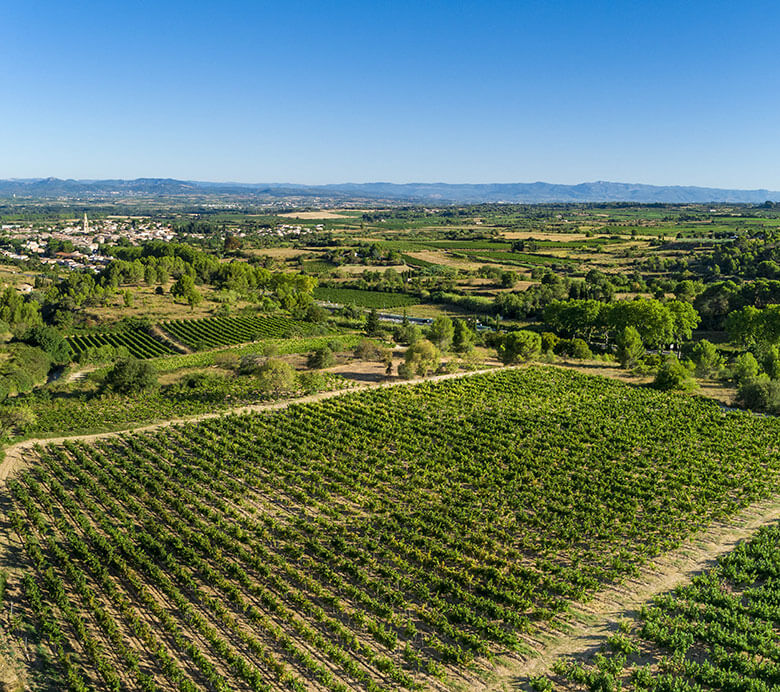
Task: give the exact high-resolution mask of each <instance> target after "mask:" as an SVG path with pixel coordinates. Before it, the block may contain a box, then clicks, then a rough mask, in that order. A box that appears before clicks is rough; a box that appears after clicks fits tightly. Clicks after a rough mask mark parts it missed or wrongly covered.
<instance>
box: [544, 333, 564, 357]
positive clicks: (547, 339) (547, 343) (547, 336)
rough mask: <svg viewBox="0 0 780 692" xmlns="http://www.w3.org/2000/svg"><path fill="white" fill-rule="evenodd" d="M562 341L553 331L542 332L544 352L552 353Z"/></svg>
mask: <svg viewBox="0 0 780 692" xmlns="http://www.w3.org/2000/svg"><path fill="white" fill-rule="evenodd" d="M559 341H560V338H558V336H557V335H556V334H553V333H552V332H542V351H543V352H544V353H552V352H553V351H554V350H555V346H556V344H557V343H558V342H559Z"/></svg>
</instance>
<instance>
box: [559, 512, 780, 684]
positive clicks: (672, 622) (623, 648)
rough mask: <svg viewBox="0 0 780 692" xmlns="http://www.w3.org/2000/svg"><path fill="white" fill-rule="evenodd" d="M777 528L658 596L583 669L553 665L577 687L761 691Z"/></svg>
mask: <svg viewBox="0 0 780 692" xmlns="http://www.w3.org/2000/svg"><path fill="white" fill-rule="evenodd" d="M778 544H780V527H779V526H777V525H776V524H775V525H773V526H769V527H765V528H763V529H761V530H760V531H759V532H758V533H757V534H756V535H755V536H754V537H753V539H752V540H750V541H747V542H745V543H741V544H740V545H739V546H738V547H737V548H736V549H735V550H734V551H733V552H731V553H729V554H727V555H725V556H723V557H722V558H721V559H720V560H719V563H718V566H717V567H716V568H715V569H712V570H710V571H708V572H705V573H704V574H701V575H699V576H696V577H695V578H694V579H693V582H692V583H691V584H689V585H687V586H681V587H679V588H677V589H676V590H675V591H674V592H672V593H667V594H663V595H661V596H658V597H656V598H655V599H654V601H653V603H652V604H651V605H650V606H649V607H646V608H643V609H642V612H641V615H640V617H639V618H637V619H636V620H635V621H634V622H629V621H625V622H624V623H623V627H622V629H623V631H622V632H618V633H616V634H615V635H614V636H612V637H611V638H610V639H609V640H608V647H607V651H606V652H604V653H599V654H596V656H595V657H594V659H593V660H592V661H591V662H589V663H588V664H582V663H564V662H562V661H561V662H558V663H557V664H556V666H555V668H556V670H557V672H558V673H559V675H560V678H559V683H561V684H564V685H567V686H568V685H571V686H573V687H576V688H578V689H583V688H586V689H589V690H597V689H599V690H605V689H619V688H620V686H621V685H631V686H634V687H635V688H636V689H643V690H659V691H660V690H679V692H698V691H699V690H702V689H723V690H769V689H773V688H774V686H775V685H772V684H771V683H772V682H773V681H775V680H776V679H777V666H778V663H780V651H778V645H777V629H776V628H777V622H778V619H780V612H779V608H778V601H780V584H778V581H777V575H778V573H780V552H779V551H778Z"/></svg>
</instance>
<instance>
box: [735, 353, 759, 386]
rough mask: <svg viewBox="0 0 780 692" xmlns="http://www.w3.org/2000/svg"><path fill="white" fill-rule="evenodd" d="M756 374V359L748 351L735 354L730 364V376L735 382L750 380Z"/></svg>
mask: <svg viewBox="0 0 780 692" xmlns="http://www.w3.org/2000/svg"><path fill="white" fill-rule="evenodd" d="M757 376H758V361H757V360H756V357H755V356H754V355H753V354H752V353H750V351H748V352H747V353H743V354H741V355H739V356H737V357H736V358H735V359H734V362H733V363H732V364H731V377H732V379H733V380H734V382H736V383H737V384H741V383H742V382H745V381H746V380H751V379H753V378H754V377H757Z"/></svg>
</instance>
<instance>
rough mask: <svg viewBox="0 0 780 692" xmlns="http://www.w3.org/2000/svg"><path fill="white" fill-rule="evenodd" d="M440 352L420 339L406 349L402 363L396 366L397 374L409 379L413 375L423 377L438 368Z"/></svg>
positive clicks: (426, 341)
mask: <svg viewBox="0 0 780 692" xmlns="http://www.w3.org/2000/svg"><path fill="white" fill-rule="evenodd" d="M440 359H441V352H440V351H439V349H438V348H436V346H434V345H433V344H432V343H431V342H430V341H428V340H427V339H420V341H417V342H415V343H414V344H412V345H411V346H410V347H409V348H407V349H406V355H405V356H404V362H403V363H401V365H399V366H398V374H399V375H400V376H401V377H403V378H405V379H411V378H412V377H414V376H415V375H419V376H425V375H429V374H431V373H432V372H436V370H437V369H438V368H439V361H440Z"/></svg>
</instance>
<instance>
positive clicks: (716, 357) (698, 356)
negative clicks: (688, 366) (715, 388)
mask: <svg viewBox="0 0 780 692" xmlns="http://www.w3.org/2000/svg"><path fill="white" fill-rule="evenodd" d="M691 359H692V360H693V362H694V363H695V365H696V375H697V376H698V377H711V376H712V375H714V374H715V373H717V372H718V370H720V367H721V365H722V364H723V358H722V357H721V355H720V353H718V349H717V348H716V347H715V344H713V343H711V342H710V341H707V339H702V340H701V341H699V342H698V343H697V344H696V345H695V346H694V347H693V349H692V351H691Z"/></svg>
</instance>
